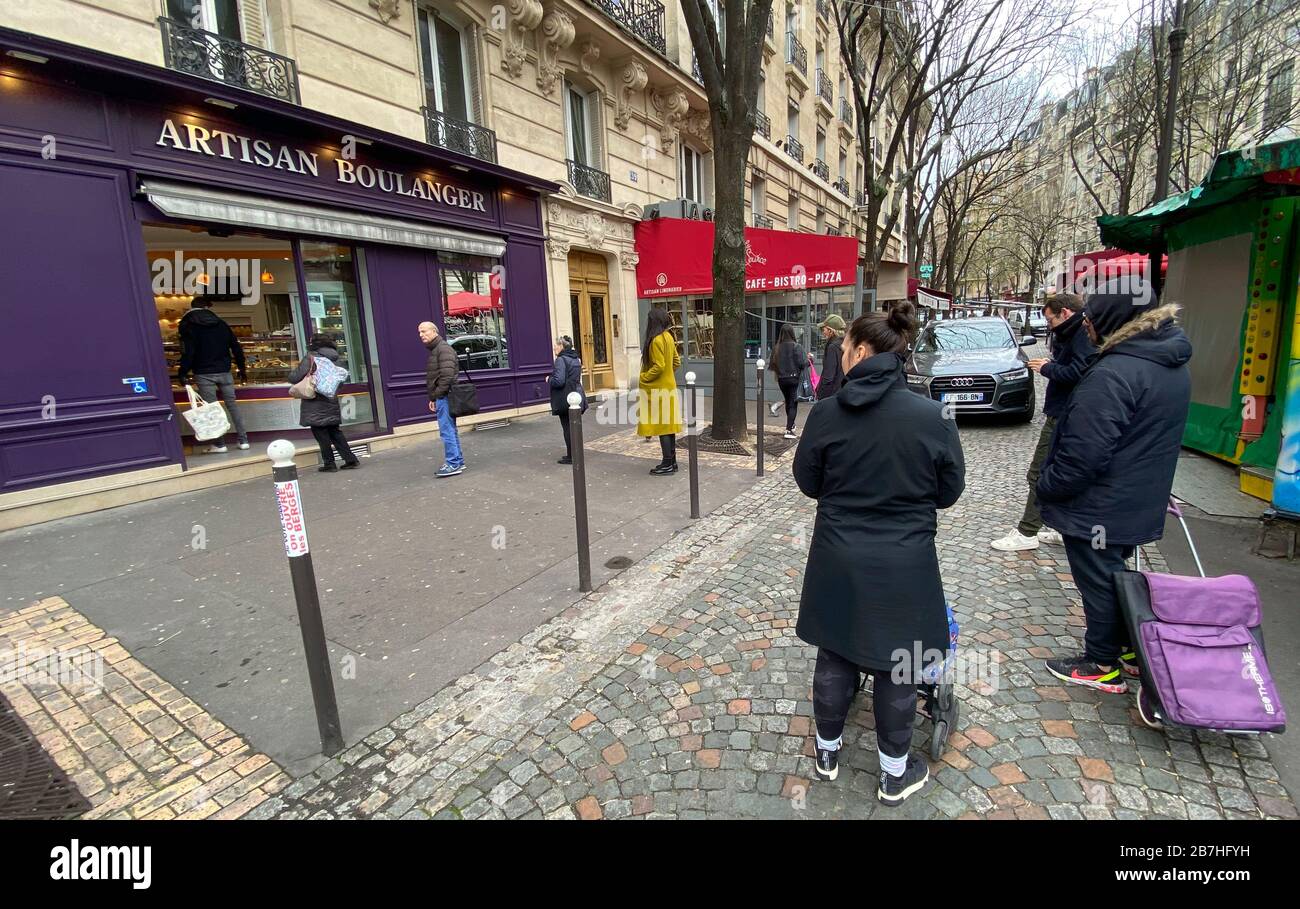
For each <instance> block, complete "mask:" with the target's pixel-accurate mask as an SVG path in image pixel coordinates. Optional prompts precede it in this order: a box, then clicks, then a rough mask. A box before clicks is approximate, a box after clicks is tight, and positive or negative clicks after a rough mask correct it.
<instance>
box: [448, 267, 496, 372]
mask: <svg viewBox="0 0 1300 909" xmlns="http://www.w3.org/2000/svg"><path fill="white" fill-rule="evenodd" d="M438 270H439V273H440V275H441V279H442V315H443V325H444V328H445V333H446V338H447V342H448V343H449V344H451V346H452V349H453V350H455V351H456V357H457V359H458V360H459V361H460V364H461V367H462V368H464V369H467V370H473V369H508V368H509V366H510V352H509V350H508V349H507V340H506V293H505V287H504V281H503V280H502V276H503V272H502V269H501V264H500V260H499V259H493V258H489V257H487V256H467V255H460V254H457V253H439V254H438Z"/></svg>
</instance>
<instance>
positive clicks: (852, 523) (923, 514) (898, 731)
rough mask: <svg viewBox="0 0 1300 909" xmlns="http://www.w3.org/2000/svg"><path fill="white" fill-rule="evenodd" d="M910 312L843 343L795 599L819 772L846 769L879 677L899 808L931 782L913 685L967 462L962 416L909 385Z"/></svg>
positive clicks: (863, 327) (869, 323) (869, 319)
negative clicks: (857, 697) (853, 707)
mask: <svg viewBox="0 0 1300 909" xmlns="http://www.w3.org/2000/svg"><path fill="white" fill-rule="evenodd" d="M915 331H916V320H915V318H914V316H913V315H912V309H911V306H910V305H908V304H905V305H903V306H899V307H896V308H895V309H894V310H893V311H892V312H889V313H884V312H872V313H867V314H866V315H863V316H859V317H858V318H857V319H855V320H854V321H853V323H852V324H851V325H850V326H849V328H848V333H847V335H846V337H845V339H844V344H843V348H844V352H843V355H842V365H843V367H844V374H845V375H844V385H843V386H842V387H841V388H840V390H839V391H838V392H837V393H836V394H835V396H834V397H833V398H828V399H826V400H825V401H823V402H822V403H820V404H818V405H817V406H816V407H814V408H813V409H812V413H811V415H810V416H809V417H808V422H807V424H806V425H805V426H804V433H803V438H802V439H801V440H800V442H799V447H798V450H797V451H796V452H795V458H794V478H795V481H796V482H797V483H798V484H799V488H800V490H802V491H803V493H804V495H806V496H809V497H811V498H814V499H816V500H817V520H816V523H815V524H814V527H813V537H812V544H811V546H810V547H809V550H808V564H807V566H806V567H805V569H804V580H803V593H802V596H801V597H800V600H799V621H798V624H797V626H796V628H795V631H796V633H797V634H798V636H799V637H800V638H801V639H802V640H804V641H806V642H808V643H809V644H813V645H816V647H817V648H818V651H817V666H816V669H815V671H814V674H813V713H814V717H815V719H816V722H817V743H816V746H817V747H816V758H817V763H816V769H817V773H818V775H819V776H821V777H822V778H823V779H827V780H833V779H835V777H836V776H837V775H838V773H839V749H840V747H841V744H842V741H843V735H842V734H843V730H844V721H845V718H846V717H847V716H848V710H849V705H850V703H851V702H852V700H853V696H854V693H855V692H856V691H857V687H858V675H859V672H860V671H861V672H867V673H870V674H871V675H872V676H873V689H872V692H873V700H874V711H875V717H876V738H877V742H878V747H879V758H880V785H879V789H878V790H877V797H878V798H879V799H880V800H881V801H882V802H883V803H885V804H887V805H896V804H898V803H900V802H902V801H903V800H904V799H906V798H907V797H908V796H909V795H911V794H912V793H914V792H917V791H918V790H920V789H921V787H922V786H924V785H925V783H926V781H927V780H928V779H929V765H928V764H927V763H926V761H925V760H923V759H921V758H919V757H917V756H916V755H911V754H910V753H909V752H910V748H911V743H912V726H913V722H914V720H915V714H916V700H917V691H916V686H917V684H918V683H919V682H920V681H921V680H922V679H921V674H922V673H923V671H925V670H927V669H930V668H933V665H932V663H933V662H934V660H933V659H932V658H931V657H923V658H922V659H923V660H925V661H926V662H927V665H918V666H914V665H911V663H912V660H913V659H914V657H915V655H916V654H917V653H921V652H926V651H928V652H929V654H931V655H937V656H938V658H939V659H942V655H943V654H945V653H946V651H947V649H948V646H949V638H948V621H947V612H946V608H945V602H944V594H943V583H942V581H941V579H940V577H939V558H938V555H937V553H936V552H935V546H934V535H935V528H936V525H937V515H936V511H937V510H938V509H940V508H948V507H949V506H951V505H952V504H953V503H955V502H956V501H957V499H958V497H959V496H960V495H961V493H962V490H963V489H964V487H965V476H966V466H965V460H964V458H963V456H962V450H961V439H960V438H959V436H958V434H957V425H956V422H955V421H953V420H951V419H946V418H945V416H944V411H943V408H942V407H941V406H940V405H939V403H938V402H937V401H932V400H930V399H929V398H925V397H922V396H920V395H917V394H915V393H913V392H910V391H908V388H907V382H906V380H905V378H904V376H903V360H904V358H905V356H906V353H907V345H908V342H909V340H910V339H911V337H912V336H913V334H914V333H915Z"/></svg>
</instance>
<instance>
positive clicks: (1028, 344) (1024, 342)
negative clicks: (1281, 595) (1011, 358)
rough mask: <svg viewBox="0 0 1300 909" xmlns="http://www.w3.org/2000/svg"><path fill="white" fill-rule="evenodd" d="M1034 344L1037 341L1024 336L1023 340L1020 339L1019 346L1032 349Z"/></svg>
mask: <svg viewBox="0 0 1300 909" xmlns="http://www.w3.org/2000/svg"><path fill="white" fill-rule="evenodd" d="M1036 342H1037V339H1036V338H1035V337H1034V336H1033V335H1025V336H1024V337H1023V338H1021V339H1020V346H1021V347H1033V346H1034V344H1035V343H1036Z"/></svg>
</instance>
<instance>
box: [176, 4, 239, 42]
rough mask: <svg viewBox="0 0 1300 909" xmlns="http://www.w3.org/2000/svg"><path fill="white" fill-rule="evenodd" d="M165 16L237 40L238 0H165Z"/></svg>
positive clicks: (191, 26)
mask: <svg viewBox="0 0 1300 909" xmlns="http://www.w3.org/2000/svg"><path fill="white" fill-rule="evenodd" d="M167 16H168V18H170V19H175V20H176V21H177V22H181V23H183V24H185V25H188V26H189V27H190V28H201V29H203V30H204V31H206V32H212V33H213V34H217V35H221V36H222V37H223V38H233V39H234V40H236V41H239V40H241V39H242V38H243V33H242V32H241V31H240V29H239V0H167Z"/></svg>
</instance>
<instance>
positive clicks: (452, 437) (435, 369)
mask: <svg viewBox="0 0 1300 909" xmlns="http://www.w3.org/2000/svg"><path fill="white" fill-rule="evenodd" d="M419 330H420V341H421V342H422V343H423V344H424V346H425V347H427V348H428V349H429V362H428V365H427V366H426V367H425V384H426V385H427V387H428V390H429V411H430V412H431V413H433V414H435V415H437V417H438V432H439V433H440V434H441V435H442V448H443V462H442V466H441V467H439V468H438V472H437V474H436V476H438V477H440V478H445V477H454V476H456V474H458V473H463V472H464V471H465V456H464V455H463V454H462V453H461V450H460V433H459V432H457V431H456V418H455V417H453V416H452V415H451V407H450V406H448V401H447V395H449V394H450V393H451V387H452V386H453V385H455V384H456V373H457V371H458V370H457V368H456V351H455V350H453V349H452V346H451V345H450V344H448V343H447V342H446V341H444V340H443V338H442V335H440V334H438V326H437V325H434V324H433V323H432V322H421V323H420V327H419Z"/></svg>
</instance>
